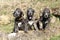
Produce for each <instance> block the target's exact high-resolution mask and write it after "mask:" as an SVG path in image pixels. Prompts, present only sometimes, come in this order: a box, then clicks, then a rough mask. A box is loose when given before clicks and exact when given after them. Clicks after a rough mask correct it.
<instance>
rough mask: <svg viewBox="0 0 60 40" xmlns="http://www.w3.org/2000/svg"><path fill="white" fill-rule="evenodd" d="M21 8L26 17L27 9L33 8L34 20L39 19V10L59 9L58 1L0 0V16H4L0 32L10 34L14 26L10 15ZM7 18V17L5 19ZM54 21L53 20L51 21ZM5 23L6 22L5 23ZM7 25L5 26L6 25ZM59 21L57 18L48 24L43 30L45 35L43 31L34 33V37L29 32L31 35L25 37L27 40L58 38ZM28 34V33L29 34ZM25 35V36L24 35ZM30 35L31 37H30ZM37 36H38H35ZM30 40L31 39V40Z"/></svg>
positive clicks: (59, 33)
mask: <svg viewBox="0 0 60 40" xmlns="http://www.w3.org/2000/svg"><path fill="white" fill-rule="evenodd" d="M18 7H19V8H21V9H22V10H23V12H24V14H25V16H26V10H27V9H28V8H30V7H31V8H33V9H34V10H35V15H34V17H35V18H36V19H38V18H39V15H41V13H40V12H41V10H42V9H43V8H45V7H49V8H50V9H51V8H55V7H59V8H60V0H57V1H56V0H52V1H51V0H13V1H12V0H0V16H2V15H4V17H3V19H4V20H2V21H3V22H2V21H0V22H1V23H2V24H1V23H0V31H2V32H5V33H10V32H11V31H12V29H13V24H14V21H13V20H14V18H13V15H12V13H13V12H14V10H15V9H16V8H18ZM5 16H8V17H5ZM53 20H54V19H53ZM6 21H7V22H6ZM6 23H7V24H6ZM59 31H60V21H59V20H58V18H56V20H55V22H54V23H50V26H49V27H48V28H47V29H46V30H45V33H44V32H43V31H39V32H36V35H34V33H35V32H31V34H28V35H27V39H28V38H29V39H30V40H35V39H36V40H40V39H41V40H49V39H50V37H53V36H58V35H60V32H59ZM29 33H30V32H29ZM24 35H26V34H24ZM30 35H32V36H30ZM37 35H39V36H37ZM30 37H31V38H32V39H31V38H30Z"/></svg>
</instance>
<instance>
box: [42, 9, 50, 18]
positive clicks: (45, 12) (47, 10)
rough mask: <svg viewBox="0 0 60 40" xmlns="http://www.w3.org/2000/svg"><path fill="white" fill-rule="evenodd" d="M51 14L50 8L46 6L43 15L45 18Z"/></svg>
mask: <svg viewBox="0 0 60 40" xmlns="http://www.w3.org/2000/svg"><path fill="white" fill-rule="evenodd" d="M49 15H50V10H49V9H48V8H45V9H44V10H43V17H44V18H48V17H49Z"/></svg>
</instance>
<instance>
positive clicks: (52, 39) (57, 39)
mask: <svg viewBox="0 0 60 40" xmlns="http://www.w3.org/2000/svg"><path fill="white" fill-rule="evenodd" d="M50 40H60V36H55V37H52V38H50Z"/></svg>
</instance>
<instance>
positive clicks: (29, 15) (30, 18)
mask: <svg viewBox="0 0 60 40" xmlns="http://www.w3.org/2000/svg"><path fill="white" fill-rule="evenodd" d="M34 13H35V10H34V9H32V8H28V9H27V20H28V25H29V28H30V29H32V28H34V29H35V30H37V27H36V24H35V22H34V20H33V15H34ZM32 26H33V27H32Z"/></svg>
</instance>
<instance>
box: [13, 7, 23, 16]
mask: <svg viewBox="0 0 60 40" xmlns="http://www.w3.org/2000/svg"><path fill="white" fill-rule="evenodd" d="M22 15H23V12H22V10H21V9H20V8H17V9H16V10H15V11H14V13H13V16H14V17H22Z"/></svg>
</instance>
